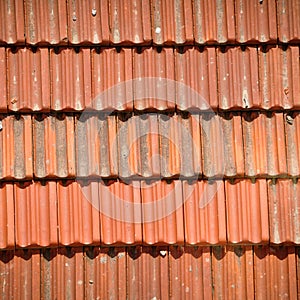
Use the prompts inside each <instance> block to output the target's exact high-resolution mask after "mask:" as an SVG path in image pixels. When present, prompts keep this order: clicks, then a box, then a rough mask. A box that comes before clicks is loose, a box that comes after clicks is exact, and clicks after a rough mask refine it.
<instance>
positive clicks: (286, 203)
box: [268, 179, 300, 244]
mask: <svg viewBox="0 0 300 300" xmlns="http://www.w3.org/2000/svg"><path fill="white" fill-rule="evenodd" d="M268 194H269V214H270V217H269V219H270V241H271V243H275V244H280V243H289V242H292V243H295V244H300V218H299V212H300V182H299V183H297V182H293V181H292V180H281V179H280V180H278V181H277V182H276V183H275V182H272V181H269V182H268Z"/></svg>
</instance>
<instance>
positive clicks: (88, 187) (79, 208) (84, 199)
mask: <svg viewBox="0 0 300 300" xmlns="http://www.w3.org/2000/svg"><path fill="white" fill-rule="evenodd" d="M57 201H58V234H59V243H60V244H62V245H78V246H79V245H82V244H83V245H91V244H99V243H100V215H99V210H98V209H97V207H99V202H98V201H99V198H98V184H97V182H90V183H84V182H67V183H66V184H61V183H58V184H57Z"/></svg>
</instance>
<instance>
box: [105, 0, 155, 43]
mask: <svg viewBox="0 0 300 300" xmlns="http://www.w3.org/2000/svg"><path fill="white" fill-rule="evenodd" d="M101 4H102V2H101ZM109 6H110V14H109V25H110V41H111V43H113V44H122V45H132V44H142V43H143V44H148V43H150V41H151V17H150V1H149V0H146V1H143V2H141V1H137V0H125V1H118V0H109Z"/></svg>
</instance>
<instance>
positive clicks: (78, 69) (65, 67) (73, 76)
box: [47, 48, 91, 111]
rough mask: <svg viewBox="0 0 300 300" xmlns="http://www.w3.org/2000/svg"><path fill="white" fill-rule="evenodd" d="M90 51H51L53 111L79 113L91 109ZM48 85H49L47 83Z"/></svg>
mask: <svg viewBox="0 0 300 300" xmlns="http://www.w3.org/2000/svg"><path fill="white" fill-rule="evenodd" d="M90 60H91V56H90V49H83V48H82V49H80V50H79V52H78V53H77V52H76V51H75V50H74V49H63V50H60V51H59V52H58V53H56V52H55V50H54V49H51V50H50V62H51V63H50V66H51V82H52V87H51V89H52V91H51V95H52V98H51V109H54V110H65V111H69V110H70V111H74V110H75V111H78V110H83V109H85V108H86V107H91V63H90ZM47 84H49V83H48V82H47Z"/></svg>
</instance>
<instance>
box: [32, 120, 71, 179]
mask: <svg viewBox="0 0 300 300" xmlns="http://www.w3.org/2000/svg"><path fill="white" fill-rule="evenodd" d="M74 141H75V137H74V119H73V117H71V116H64V115H62V116H61V117H60V118H55V117H53V116H48V117H42V118H39V117H34V119H33V146H34V147H33V148H34V175H35V176H36V177H39V178H44V177H52V178H53V177H74V176H75V145H74Z"/></svg>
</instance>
